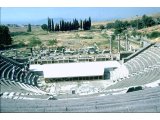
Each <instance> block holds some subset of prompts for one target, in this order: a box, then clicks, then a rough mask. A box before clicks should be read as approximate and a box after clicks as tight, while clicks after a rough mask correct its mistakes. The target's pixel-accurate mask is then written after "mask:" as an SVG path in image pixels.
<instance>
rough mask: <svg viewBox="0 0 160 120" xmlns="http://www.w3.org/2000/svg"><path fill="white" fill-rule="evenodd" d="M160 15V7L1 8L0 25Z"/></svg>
mask: <svg viewBox="0 0 160 120" xmlns="http://www.w3.org/2000/svg"><path fill="white" fill-rule="evenodd" d="M153 13H160V7H140V8H137V7H53V8H49V7H35V8H34V7H33V8H32V7H19V8H17V7H12V8H11V7H10V8H6V7H2V8H1V16H0V17H1V23H2V24H3V23H4V24H6V23H27V22H35V21H37V22H38V21H42V20H45V19H46V18H47V17H51V18H64V19H66V18H77V19H84V18H88V17H89V16H90V17H91V18H92V19H93V20H95V21H96V20H97V21H103V20H110V19H116V18H129V17H134V16H136V15H139V16H140V15H143V14H153Z"/></svg>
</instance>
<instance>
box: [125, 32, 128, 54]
mask: <svg viewBox="0 0 160 120" xmlns="http://www.w3.org/2000/svg"><path fill="white" fill-rule="evenodd" d="M125 37H126V40H125V48H126V51H128V36H127V34H126V35H125Z"/></svg>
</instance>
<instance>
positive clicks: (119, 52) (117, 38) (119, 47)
mask: <svg viewBox="0 0 160 120" xmlns="http://www.w3.org/2000/svg"><path fill="white" fill-rule="evenodd" d="M117 39H118V53H120V46H121V45H120V44H121V43H120V36H119V34H118V37H117Z"/></svg>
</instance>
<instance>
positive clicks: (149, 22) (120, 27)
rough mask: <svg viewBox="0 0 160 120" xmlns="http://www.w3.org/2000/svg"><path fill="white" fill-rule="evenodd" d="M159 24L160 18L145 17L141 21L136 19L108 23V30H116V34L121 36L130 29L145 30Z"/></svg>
mask: <svg viewBox="0 0 160 120" xmlns="http://www.w3.org/2000/svg"><path fill="white" fill-rule="evenodd" d="M157 24H160V18H156V19H154V18H153V17H150V16H147V15H143V16H142V18H141V19H136V20H131V21H121V20H116V21H115V22H112V23H108V24H107V26H106V28H107V29H111V28H114V29H115V34H120V33H122V32H123V31H124V30H127V29H128V28H134V29H143V28H147V27H151V26H154V25H157Z"/></svg>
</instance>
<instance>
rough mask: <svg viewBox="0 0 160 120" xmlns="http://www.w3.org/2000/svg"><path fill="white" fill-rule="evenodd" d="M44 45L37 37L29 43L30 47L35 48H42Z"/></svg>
mask: <svg viewBox="0 0 160 120" xmlns="http://www.w3.org/2000/svg"><path fill="white" fill-rule="evenodd" d="M41 44H42V42H41V41H40V39H39V38H37V37H32V38H31V39H30V43H29V46H30V47H34V46H40V45H41Z"/></svg>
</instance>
